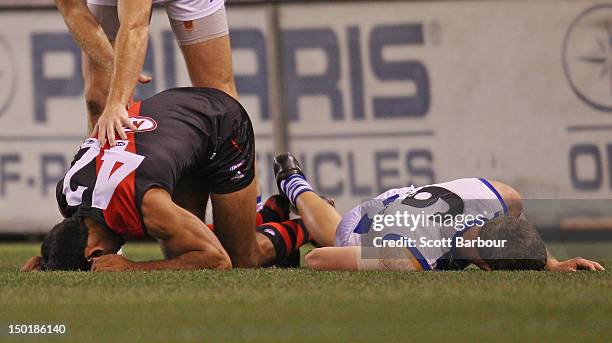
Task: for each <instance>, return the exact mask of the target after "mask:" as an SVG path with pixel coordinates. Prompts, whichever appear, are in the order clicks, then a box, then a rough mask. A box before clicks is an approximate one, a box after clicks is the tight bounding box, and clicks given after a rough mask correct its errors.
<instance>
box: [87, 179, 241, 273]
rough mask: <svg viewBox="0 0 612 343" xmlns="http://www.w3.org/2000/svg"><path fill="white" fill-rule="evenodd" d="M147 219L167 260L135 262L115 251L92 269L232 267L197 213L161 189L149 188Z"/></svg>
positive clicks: (149, 230) (145, 213)
mask: <svg viewBox="0 0 612 343" xmlns="http://www.w3.org/2000/svg"><path fill="white" fill-rule="evenodd" d="M142 212H143V216H144V223H145V225H146V227H147V230H148V233H149V235H150V236H151V237H153V238H156V239H157V240H158V241H159V243H160V246H161V249H162V251H163V253H164V255H165V257H166V259H165V260H159V261H147V262H132V261H129V260H127V259H126V258H125V257H123V256H120V255H115V254H110V255H104V256H101V257H98V258H95V259H94V260H93V265H92V271H139V270H140V271H146V270H164V269H173V270H195V269H229V268H231V266H232V264H231V261H230V258H229V256H228V255H227V253H226V252H225V249H223V247H222V246H221V243H220V242H219V240H218V239H217V237H216V236H215V235H214V234H213V233H212V231H210V230H209V229H208V227H207V226H206V225H205V224H204V223H203V222H202V221H201V220H200V219H198V218H197V217H196V216H194V215H193V214H191V213H190V212H188V211H187V210H185V209H183V208H181V207H179V206H178V205H176V204H175V203H174V202H172V199H171V197H170V194H168V192H166V191H165V190H162V189H158V188H156V189H151V190H149V191H148V192H147V193H146V194H145V196H144V199H143V205H142Z"/></svg>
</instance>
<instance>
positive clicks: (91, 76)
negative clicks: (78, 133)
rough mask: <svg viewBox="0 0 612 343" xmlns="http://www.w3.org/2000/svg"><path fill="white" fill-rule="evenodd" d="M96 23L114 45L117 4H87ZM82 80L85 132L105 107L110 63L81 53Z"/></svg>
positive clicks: (117, 20)
mask: <svg viewBox="0 0 612 343" xmlns="http://www.w3.org/2000/svg"><path fill="white" fill-rule="evenodd" d="M87 7H88V8H89V10H90V11H91V13H92V14H93V15H94V17H95V18H96V20H97V21H98V24H100V26H101V27H102V29H103V30H104V33H105V34H106V37H107V38H108V40H109V41H110V43H111V45H113V46H114V43H115V37H116V36H117V31H118V30H119V15H118V13H117V6H103V5H96V4H89V3H88V4H87ZM82 71H83V81H84V83H85V87H84V88H85V90H84V91H85V104H86V105H87V133H88V134H89V133H91V131H92V130H93V128H94V126H95V125H96V123H97V122H98V118H99V117H100V115H101V114H102V112H103V111H104V107H106V98H107V97H108V92H109V89H110V81H111V77H112V74H113V70H112V65H110V66H108V65H107V66H103V65H100V64H99V63H97V62H95V61H94V60H92V59H91V58H89V57H88V56H87V55H86V54H82Z"/></svg>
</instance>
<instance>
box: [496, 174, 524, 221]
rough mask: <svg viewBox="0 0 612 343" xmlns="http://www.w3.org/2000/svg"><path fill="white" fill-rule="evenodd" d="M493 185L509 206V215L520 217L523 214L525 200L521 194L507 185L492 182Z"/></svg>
mask: <svg viewBox="0 0 612 343" xmlns="http://www.w3.org/2000/svg"><path fill="white" fill-rule="evenodd" d="M491 184H492V185H493V187H495V189H496V190H497V191H498V192H499V194H500V195H501V197H502V199H504V202H505V203H506V205H507V206H508V214H509V215H511V216H513V217H520V216H521V214H522V213H523V198H522V197H521V194H520V193H519V192H518V191H517V190H516V189H514V188H512V187H510V186H509V185H507V184H505V183H502V182H498V181H492V182H491Z"/></svg>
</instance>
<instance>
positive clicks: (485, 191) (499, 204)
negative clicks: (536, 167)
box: [335, 178, 508, 246]
mask: <svg viewBox="0 0 612 343" xmlns="http://www.w3.org/2000/svg"><path fill="white" fill-rule="evenodd" d="M428 186H437V187H441V188H445V189H447V190H449V191H451V192H452V193H455V194H456V195H458V196H459V197H460V198H461V199H462V200H471V201H469V202H466V207H465V209H464V213H463V214H471V215H474V216H476V215H482V216H484V217H486V218H487V219H489V220H490V219H492V218H494V217H495V216H497V215H499V214H500V213H507V212H508V207H507V206H506V204H505V203H504V200H503V199H502V197H501V195H500V194H499V193H498V192H497V190H496V189H495V188H494V187H493V186H492V185H491V184H490V183H489V182H488V181H487V180H485V179H477V178H469V179H457V180H453V181H449V182H445V183H439V184H434V185H428ZM428 186H423V187H418V188H415V187H405V188H397V189H391V190H389V191H387V192H385V193H383V194H381V195H379V196H377V197H376V198H375V199H373V200H370V201H367V202H365V203H363V204H360V205H359V206H356V207H355V208H353V209H352V210H350V211H349V212H347V213H346V214H344V216H343V217H342V220H341V221H340V223H339V224H338V227H337V228H336V242H335V245H336V246H358V245H361V235H362V234H361V233H360V232H364V230H365V231H368V230H369V224H368V223H369V222H368V221H366V220H364V217H365V214H368V217H369V218H373V216H374V215H376V214H378V213H379V212H380V211H382V210H383V209H384V208H385V206H386V205H387V204H386V203H385V200H387V199H390V198H391V199H392V198H397V197H396V196H398V197H399V198H405V197H407V196H408V195H412V194H414V193H416V192H418V191H419V190H420V189H422V188H425V187H428ZM419 210H420V209H419ZM364 225H365V226H367V227H361V226H364Z"/></svg>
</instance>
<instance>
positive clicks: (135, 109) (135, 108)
mask: <svg viewBox="0 0 612 343" xmlns="http://www.w3.org/2000/svg"><path fill="white" fill-rule="evenodd" d="M140 105H142V101H136V102H134V103H132V106H130V108H128V116H130V117H135V116H137V115H139V114H140Z"/></svg>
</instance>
